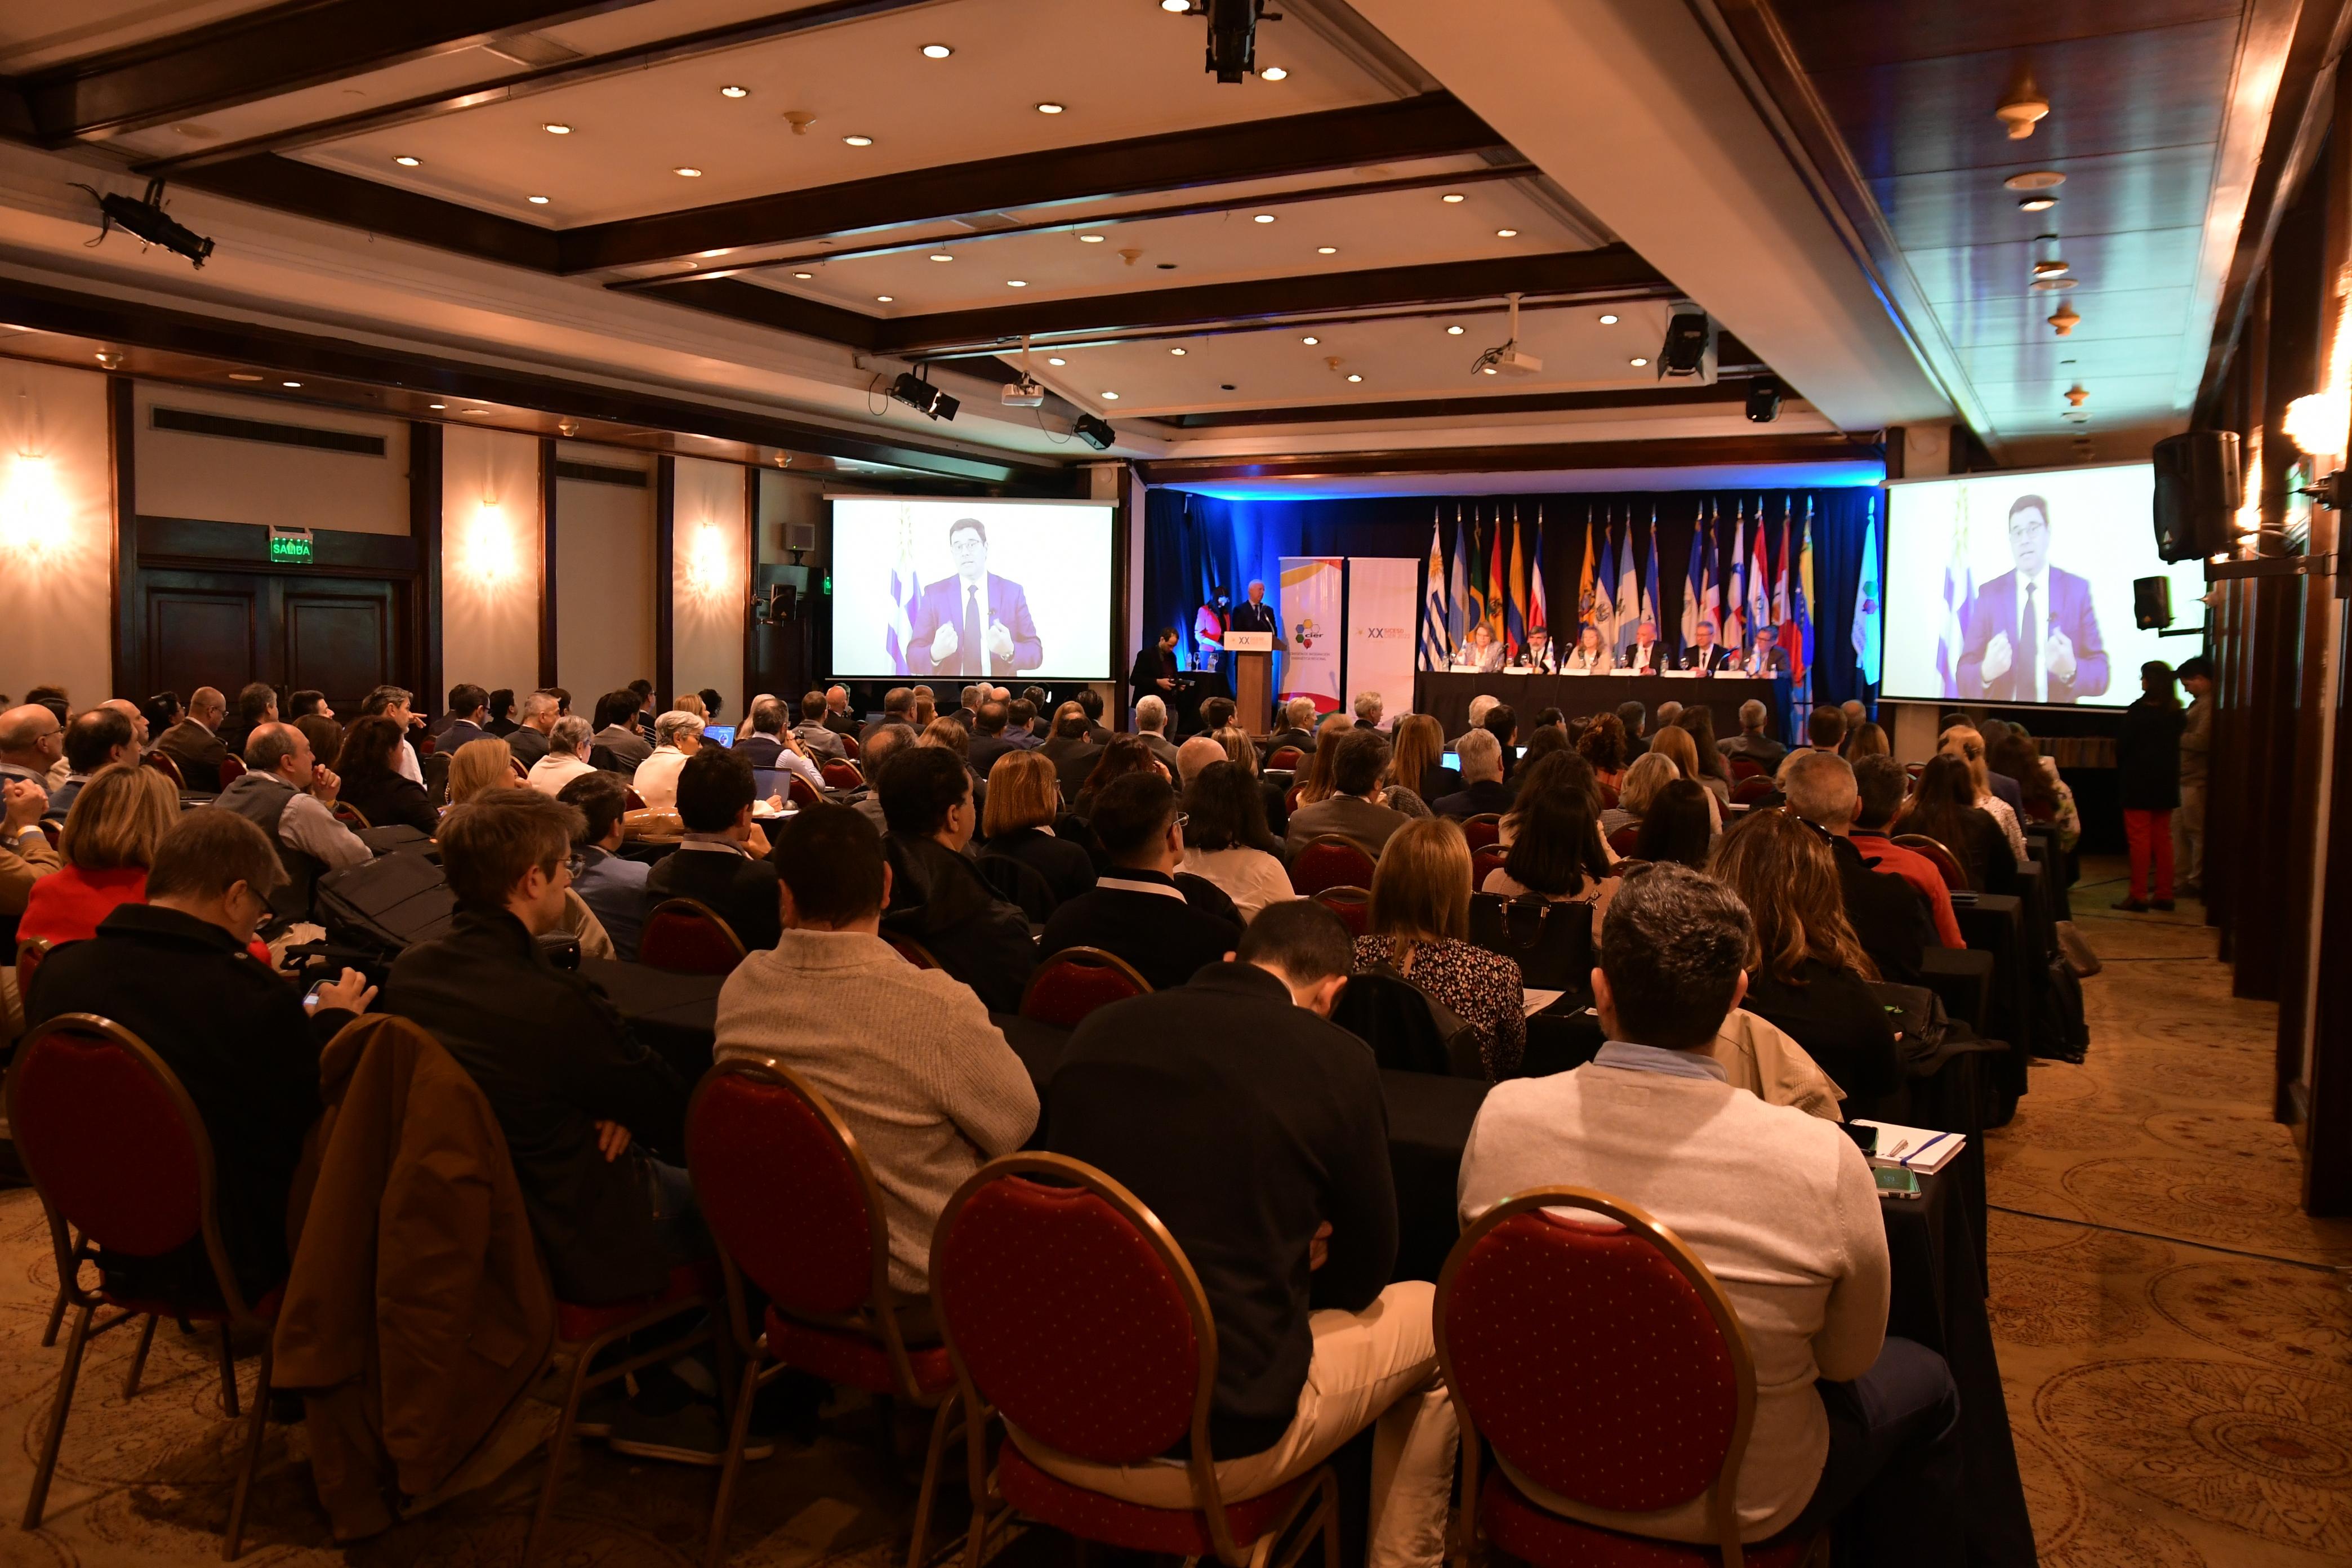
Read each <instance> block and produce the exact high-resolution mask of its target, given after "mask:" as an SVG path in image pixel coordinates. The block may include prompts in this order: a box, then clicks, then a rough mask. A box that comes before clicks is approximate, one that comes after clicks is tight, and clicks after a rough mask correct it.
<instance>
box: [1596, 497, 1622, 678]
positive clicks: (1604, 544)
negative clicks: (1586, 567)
mask: <svg viewBox="0 0 2352 1568" xmlns="http://www.w3.org/2000/svg"><path fill="white" fill-rule="evenodd" d="M1616 584H1617V536H1616V532H1615V531H1614V529H1613V528H1612V526H1611V524H1610V522H1609V521H1608V519H1607V517H1606V516H1605V515H1604V516H1603V518H1602V520H1601V561H1600V563H1599V564H1598V565H1597V566H1595V567H1594V568H1593V573H1592V629H1593V630H1594V631H1596V632H1599V633H1600V634H1601V647H1616V646H1617V598H1616V595H1617V588H1616Z"/></svg>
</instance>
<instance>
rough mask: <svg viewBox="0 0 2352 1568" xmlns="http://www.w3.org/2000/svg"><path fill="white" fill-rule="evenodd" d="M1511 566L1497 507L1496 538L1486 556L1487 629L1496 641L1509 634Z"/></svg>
mask: <svg viewBox="0 0 2352 1568" xmlns="http://www.w3.org/2000/svg"><path fill="white" fill-rule="evenodd" d="M1510 582H1511V579H1510V568H1509V567H1508V566H1507V565H1506V564H1505V563H1504V560H1503V509H1502V508H1500V507H1496V509H1495V529H1494V539H1493V541H1492V542H1491V543H1490V544H1489V546H1488V553H1487V558H1486V630H1487V631H1488V632H1490V633H1492V634H1493V635H1494V638H1495V640H1496V642H1498V643H1499V642H1504V641H1505V640H1506V637H1507V632H1506V631H1505V628H1504V625H1503V605H1504V602H1505V601H1506V600H1507V599H1508V598H1509V597H1510V593H1511V587H1510Z"/></svg>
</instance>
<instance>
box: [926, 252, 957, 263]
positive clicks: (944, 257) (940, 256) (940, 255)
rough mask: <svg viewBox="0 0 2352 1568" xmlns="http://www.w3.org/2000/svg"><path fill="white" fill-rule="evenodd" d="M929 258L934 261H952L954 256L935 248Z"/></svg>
mask: <svg viewBox="0 0 2352 1568" xmlns="http://www.w3.org/2000/svg"><path fill="white" fill-rule="evenodd" d="M931 259H932V260H934V261H953V260H954V259H955V258H954V257H952V256H950V255H949V254H948V253H947V252H946V251H944V250H935V251H933V252H931Z"/></svg>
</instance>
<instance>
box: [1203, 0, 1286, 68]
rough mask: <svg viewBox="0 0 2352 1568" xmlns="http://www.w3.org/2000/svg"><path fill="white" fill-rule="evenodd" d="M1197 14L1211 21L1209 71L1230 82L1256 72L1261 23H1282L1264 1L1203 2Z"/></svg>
mask: <svg viewBox="0 0 2352 1568" xmlns="http://www.w3.org/2000/svg"><path fill="white" fill-rule="evenodd" d="M1198 14H1199V15H1202V16H1207V17H1208V18H1209V59H1208V68H1209V72H1210V74H1211V75H1213V76H1214V77H1215V78H1216V79H1218V80H1219V81H1222V82H1228V83H1231V82H1237V81H1240V80H1241V79H1243V78H1244V77H1245V76H1249V75H1251V74H1252V73H1254V72H1255V71H1256V69H1257V25H1258V23H1259V22H1260V21H1275V22H1279V21H1281V20H1282V17H1281V16H1280V14H1279V13H1276V14H1274V15H1272V16H1269V15H1268V14H1267V11H1266V8H1265V0H1201V8H1200V11H1199V13H1198Z"/></svg>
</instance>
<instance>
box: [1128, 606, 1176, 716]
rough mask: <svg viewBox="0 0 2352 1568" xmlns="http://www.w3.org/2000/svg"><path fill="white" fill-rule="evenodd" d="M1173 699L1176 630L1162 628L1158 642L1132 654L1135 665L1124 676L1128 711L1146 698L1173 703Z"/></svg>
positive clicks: (1174, 688)
mask: <svg viewBox="0 0 2352 1568" xmlns="http://www.w3.org/2000/svg"><path fill="white" fill-rule="evenodd" d="M1175 696H1176V628H1175V627H1174V626H1162V627H1160V638H1159V640H1158V641H1157V642H1154V643H1152V644H1151V645H1150V647H1142V648H1139V649H1137V650H1136V655H1135V665H1134V667H1133V668H1130V669H1129V671H1128V672H1127V700H1128V705H1129V707H1133V706H1134V705H1135V704H1136V703H1138V702H1140V701H1142V700H1144V699H1145V698H1147V697H1158V698H1160V699H1161V700H1164V701H1173V700H1175Z"/></svg>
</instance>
